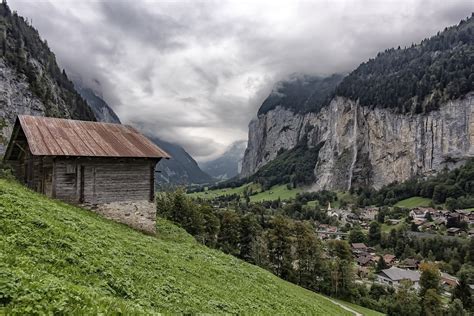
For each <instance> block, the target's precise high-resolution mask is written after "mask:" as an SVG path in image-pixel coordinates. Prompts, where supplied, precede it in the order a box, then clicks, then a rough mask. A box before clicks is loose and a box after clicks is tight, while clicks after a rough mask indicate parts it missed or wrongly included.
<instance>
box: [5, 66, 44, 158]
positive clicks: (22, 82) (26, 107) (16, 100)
mask: <svg viewBox="0 0 474 316" xmlns="http://www.w3.org/2000/svg"><path fill="white" fill-rule="evenodd" d="M45 112H46V109H45V106H44V104H43V103H42V102H41V101H40V100H39V99H38V98H37V97H36V96H35V95H34V94H33V93H32V92H31V90H30V86H29V84H28V82H27V81H26V78H25V76H22V75H19V74H18V73H17V72H16V71H15V70H13V69H12V68H10V67H8V66H6V65H5V62H4V61H3V60H2V59H0V154H3V153H4V152H5V146H6V144H7V143H8V140H9V138H10V135H11V132H12V129H13V124H14V123H15V119H16V117H17V115H19V114H29V115H44V114H45Z"/></svg>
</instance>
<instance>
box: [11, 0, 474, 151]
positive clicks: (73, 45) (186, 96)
mask: <svg viewBox="0 0 474 316" xmlns="http://www.w3.org/2000/svg"><path fill="white" fill-rule="evenodd" d="M8 3H9V4H10V7H11V8H12V9H13V10H16V11H18V13H19V14H20V15H22V16H25V17H28V18H29V19H30V20H32V23H33V26H35V27H36V28H37V29H38V30H39V32H40V34H41V36H42V37H43V38H44V39H46V40H47V41H48V43H49V46H50V47H51V48H52V50H53V51H54V52H55V54H56V56H57V59H58V62H59V64H60V66H61V67H63V68H65V69H66V71H67V72H68V73H74V74H76V75H80V76H81V77H82V79H83V81H84V82H85V83H86V84H87V85H89V86H90V87H92V88H93V89H95V90H97V91H101V92H102V94H103V97H104V99H105V100H106V101H107V103H108V104H109V105H110V106H111V107H112V108H113V109H114V111H115V112H116V113H117V114H118V115H119V117H120V118H121V120H122V122H124V123H129V124H133V125H135V126H137V127H139V128H141V129H143V130H144V131H146V132H149V133H151V134H153V135H156V136H159V137H161V138H163V139H165V140H167V141H171V142H176V143H179V144H180V145H182V146H183V147H184V148H185V149H186V150H187V151H188V152H189V153H190V154H191V155H193V156H194V157H195V158H196V159H198V160H206V159H209V158H211V157H213V156H215V155H218V154H219V153H220V152H222V151H223V150H224V149H225V147H226V146H227V145H229V144H230V143H232V142H233V141H236V140H241V139H246V138H247V133H248V130H247V125H248V123H249V121H250V120H251V119H252V118H253V117H255V115H256V111H257V109H258V107H259V106H260V104H261V103H262V101H263V99H264V98H265V97H266V96H267V95H268V93H269V92H270V91H271V88H272V86H273V85H274V84H275V82H276V81H278V80H281V79H284V78H285V77H287V76H288V75H290V74H293V73H305V74H318V75H326V74H332V73H346V72H349V71H351V70H352V69H354V68H355V67H357V65H358V64H360V63H361V62H363V61H365V60H367V59H368V58H370V57H373V56H375V55H376V54H377V52H378V51H381V50H384V49H386V48H390V47H397V46H399V45H400V46H402V47H403V46H405V45H410V44H411V43H412V42H415V43H416V42H419V41H421V40H422V39H423V38H425V37H427V36H431V35H434V34H436V32H437V31H438V30H442V29H444V27H446V26H449V25H453V24H457V23H458V22H459V21H460V20H461V19H462V18H465V17H467V16H470V15H471V12H472V11H473V10H474V5H473V2H472V0H439V1H421V0H420V1H402V0H398V1H381V0H373V1H361V0H357V1H335V0H328V1H300V2H298V1H290V0H288V1H275V0H269V1H255V0H254V1H250V0H249V1H224V0H222V1H203V2H199V1H189V2H186V1H136V0H134V1H112V0H109V1H87V0H82V1H72V0H71V1H67V0H61V1H59V0H58V1H45V0H40V1H39V0H9V1H8Z"/></svg>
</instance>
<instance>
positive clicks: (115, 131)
mask: <svg viewBox="0 0 474 316" xmlns="http://www.w3.org/2000/svg"><path fill="white" fill-rule="evenodd" d="M18 120H19V122H20V125H21V128H22V129H23V131H24V133H25V136H26V138H27V141H28V146H29V147H30V151H31V153H32V154H33V155H36V156H85V157H127V158H170V156H169V155H168V154H167V153H166V152H165V151H164V150H162V149H161V148H159V147H158V146H156V145H155V144H154V143H152V142H151V141H150V140H149V139H148V138H146V137H145V136H144V135H143V134H141V133H140V132H138V131H137V130H136V129H135V128H133V127H131V126H128V125H122V124H112V123H99V122H88V121H75V120H67V119H59V118H51V117H41V116H29V115H19V116H18Z"/></svg>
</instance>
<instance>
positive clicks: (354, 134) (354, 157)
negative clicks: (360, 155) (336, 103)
mask: <svg viewBox="0 0 474 316" xmlns="http://www.w3.org/2000/svg"><path fill="white" fill-rule="evenodd" d="M352 152H353V154H352V163H351V167H350V168H349V181H348V184H347V190H350V189H351V186H352V173H353V171H354V166H355V163H356V161H357V105H355V110H354V128H353V130H352Z"/></svg>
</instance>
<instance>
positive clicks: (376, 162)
mask: <svg viewBox="0 0 474 316" xmlns="http://www.w3.org/2000/svg"><path fill="white" fill-rule="evenodd" d="M304 135H306V136H307V142H308V146H310V147H314V146H316V145H318V144H319V143H321V142H324V145H323V146H322V148H321V149H320V151H319V156H318V158H317V161H315V162H314V165H315V167H314V174H315V179H316V181H315V183H314V184H313V189H315V190H317V189H342V190H345V189H349V188H350V187H351V186H353V185H370V186H373V187H375V188H379V187H381V186H382V185H384V184H388V183H391V182H393V181H403V180H406V179H409V178H410V177H412V176H415V175H429V174H432V173H434V172H437V171H439V170H441V169H443V168H445V167H448V168H450V167H453V166H456V165H457V164H460V163H462V162H463V161H464V160H465V159H466V158H469V157H474V93H469V94H468V95H466V96H465V97H463V98H460V99H457V100H453V101H449V102H447V103H445V104H444V105H442V106H441V107H440V109H439V110H437V111H431V112H429V113H425V114H416V115H406V114H400V113H396V112H395V111H394V110H393V109H384V108H375V109H371V108H368V107H364V106H360V105H359V104H358V103H357V102H354V101H352V100H350V99H347V98H343V97H337V98H334V99H333V100H332V101H331V102H330V104H329V105H328V106H327V107H325V108H323V109H322V110H321V111H320V112H318V113H307V114H296V113H293V112H292V111H290V110H287V109H283V108H281V107H277V108H276V109H274V110H272V111H269V112H267V113H266V114H264V115H260V116H259V117H258V118H257V119H255V120H253V121H252V122H251V123H250V125H249V142H248V147H247V150H246V152H245V156H244V161H243V166H242V173H241V175H242V176H244V177H245V176H250V175H252V174H253V173H255V172H256V171H257V170H258V169H259V168H260V167H262V166H263V165H265V164H266V163H267V162H269V161H271V160H272V159H274V158H275V157H276V156H277V153H278V152H279V151H280V150H281V149H291V148H293V147H295V146H296V144H297V143H298V142H299V141H301V140H302V139H303V136H304Z"/></svg>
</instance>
